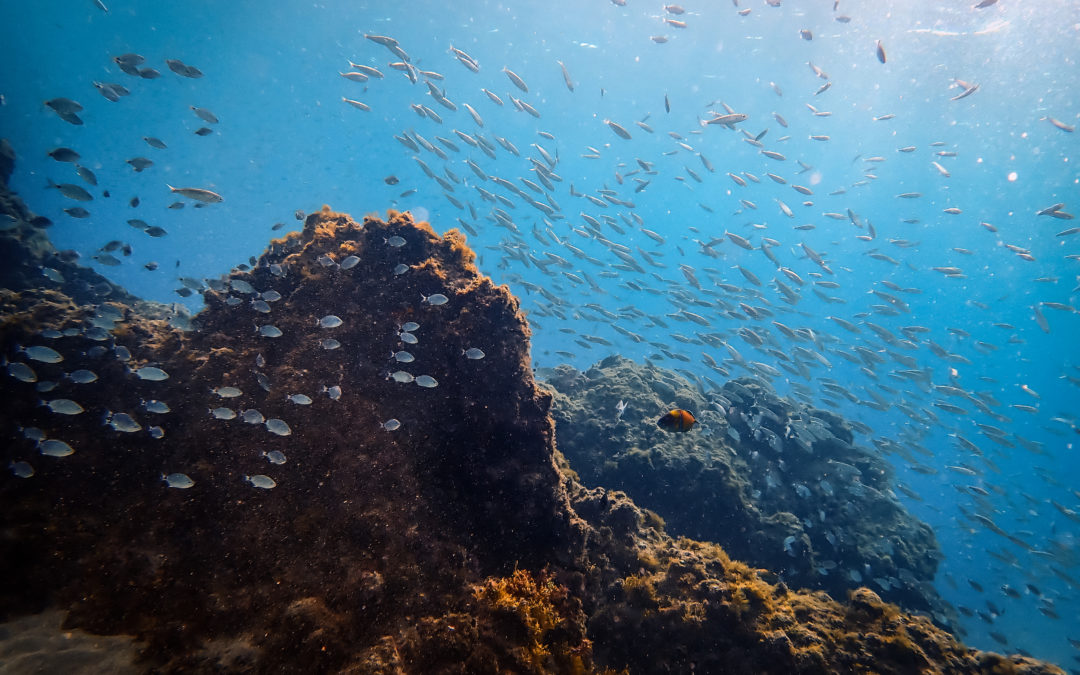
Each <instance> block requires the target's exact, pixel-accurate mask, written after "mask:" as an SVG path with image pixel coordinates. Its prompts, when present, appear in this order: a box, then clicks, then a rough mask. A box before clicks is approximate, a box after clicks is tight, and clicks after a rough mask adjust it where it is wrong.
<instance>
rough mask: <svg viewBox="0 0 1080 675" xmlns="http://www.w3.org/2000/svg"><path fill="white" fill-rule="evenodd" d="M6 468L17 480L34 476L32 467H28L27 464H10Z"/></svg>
mask: <svg viewBox="0 0 1080 675" xmlns="http://www.w3.org/2000/svg"><path fill="white" fill-rule="evenodd" d="M8 468H9V469H11V473H13V474H15V476H16V477H17V478H30V477H32V476H33V475H34V467H32V466H30V463H29V462H12V463H10V464H8Z"/></svg>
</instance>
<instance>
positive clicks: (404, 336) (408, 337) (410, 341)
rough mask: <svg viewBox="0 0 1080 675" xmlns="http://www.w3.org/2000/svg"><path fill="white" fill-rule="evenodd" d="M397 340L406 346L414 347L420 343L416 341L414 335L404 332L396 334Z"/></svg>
mask: <svg viewBox="0 0 1080 675" xmlns="http://www.w3.org/2000/svg"><path fill="white" fill-rule="evenodd" d="M398 339H399V340H401V341H402V342H404V343H405V344H407V345H414V344H417V343H418V342H420V340H418V339H416V336H415V335H413V334H412V333H407V332H405V331H402V332H400V333H398Z"/></svg>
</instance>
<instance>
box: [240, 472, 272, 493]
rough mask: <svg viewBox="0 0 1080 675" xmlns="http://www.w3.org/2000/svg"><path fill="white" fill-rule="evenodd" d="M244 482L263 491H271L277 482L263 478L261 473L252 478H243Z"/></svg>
mask: <svg viewBox="0 0 1080 675" xmlns="http://www.w3.org/2000/svg"><path fill="white" fill-rule="evenodd" d="M244 480H246V481H247V482H249V483H251V484H252V485H253V486H255V487H257V488H261V489H263V490H272V489H273V488H275V487H277V481H275V480H274V479H273V478H271V477H270V476H265V475H263V474H261V473H260V474H256V475H254V476H244Z"/></svg>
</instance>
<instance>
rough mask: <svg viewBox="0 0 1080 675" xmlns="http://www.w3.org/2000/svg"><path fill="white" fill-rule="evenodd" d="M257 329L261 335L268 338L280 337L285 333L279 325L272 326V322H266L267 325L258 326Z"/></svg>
mask: <svg viewBox="0 0 1080 675" xmlns="http://www.w3.org/2000/svg"><path fill="white" fill-rule="evenodd" d="M255 330H256V332H258V333H259V335H261V336H263V337H268V338H279V337H281V336H282V335H284V333H282V332H281V329H280V328H278V327H277V326H271V325H270V324H266V325H265V326H256V327H255Z"/></svg>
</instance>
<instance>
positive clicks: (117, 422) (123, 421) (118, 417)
mask: <svg viewBox="0 0 1080 675" xmlns="http://www.w3.org/2000/svg"><path fill="white" fill-rule="evenodd" d="M105 424H106V425H108V426H110V427H112V428H113V429H115V430H117V431H119V432H122V433H125V434H131V433H135V432H136V431H142V425H141V424H139V423H138V422H136V421H135V418H134V417H132V416H131V415H129V414H127V413H123V412H118V413H114V412H110V413H108V414H107V415H106V417H105Z"/></svg>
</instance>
